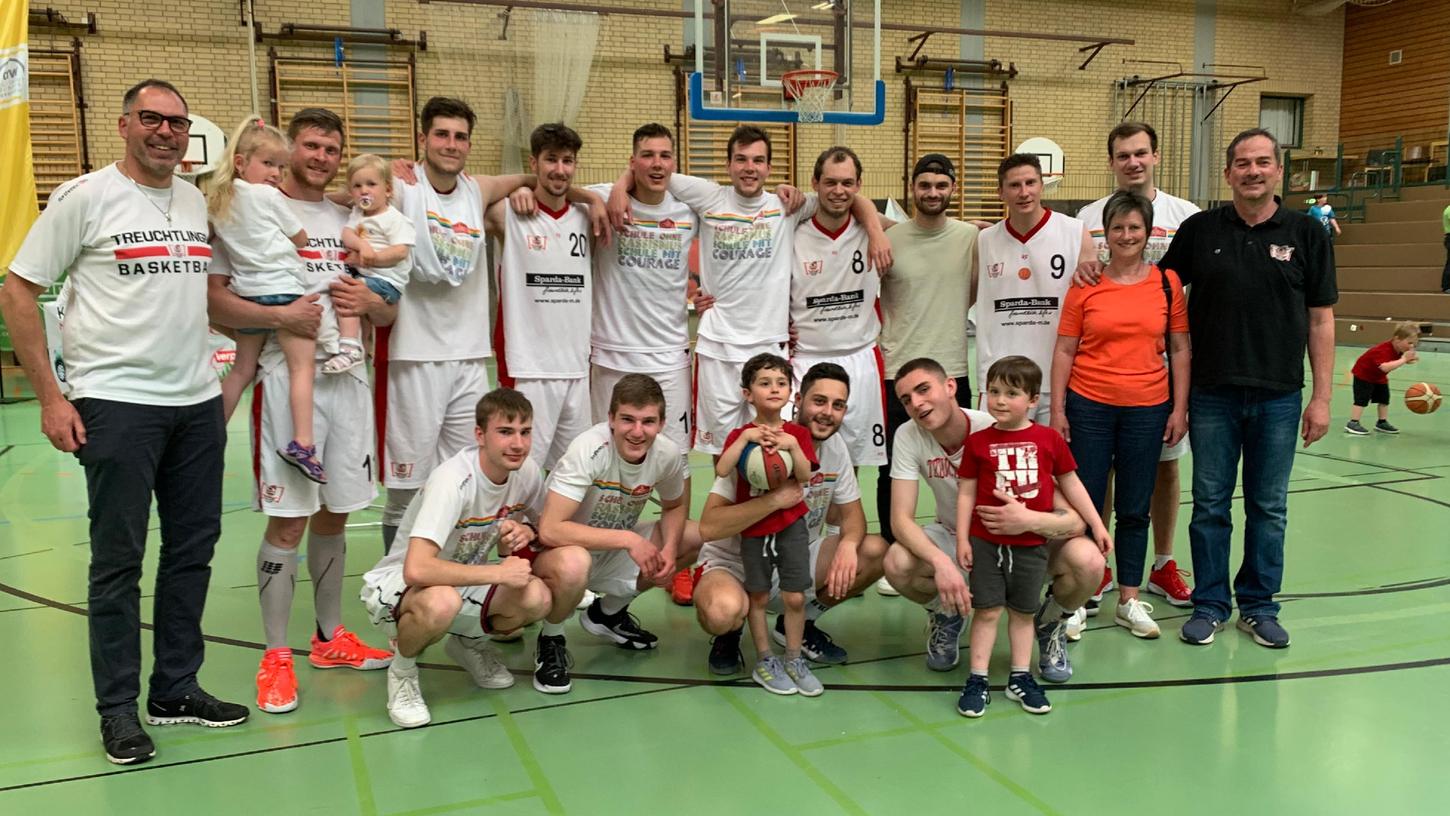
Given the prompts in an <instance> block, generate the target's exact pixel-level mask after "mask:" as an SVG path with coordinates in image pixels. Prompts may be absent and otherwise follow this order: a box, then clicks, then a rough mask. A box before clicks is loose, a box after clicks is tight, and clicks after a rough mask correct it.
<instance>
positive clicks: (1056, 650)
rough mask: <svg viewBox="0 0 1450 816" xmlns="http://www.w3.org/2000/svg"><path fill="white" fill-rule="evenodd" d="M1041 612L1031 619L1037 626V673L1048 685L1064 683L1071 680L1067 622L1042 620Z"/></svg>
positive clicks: (1039, 610) (1040, 610)
mask: <svg viewBox="0 0 1450 816" xmlns="http://www.w3.org/2000/svg"><path fill="white" fill-rule="evenodd" d="M1043 608H1044V609H1045V608H1046V604H1044V605H1043ZM1042 611H1043V610H1042V609H1038V610H1037V615H1035V616H1034V618H1033V622H1034V623H1035V624H1037V653H1038V658H1037V671H1038V673H1039V674H1041V675H1042V679H1043V680H1046V681H1047V682H1049V683H1066V682H1067V681H1069V680H1071V679H1072V661H1071V660H1069V659H1068V657H1067V625H1066V624H1067V621H1065V620H1062V619H1061V618H1059V619H1058V620H1055V621H1049V620H1043V619H1042Z"/></svg>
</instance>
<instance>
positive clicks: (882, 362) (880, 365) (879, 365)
mask: <svg viewBox="0 0 1450 816" xmlns="http://www.w3.org/2000/svg"><path fill="white" fill-rule="evenodd" d="M871 353H872V354H873V355H874V356H875V357H876V373H877V374H880V375H881V376H880V378H879V379H880V380H881V419H882V421H883V422H884V421H885V420H886V357H885V355H883V354H882V353H881V346H880V345H875V346H872V347H871ZM881 430H882V433H885V431H886V429H885V428H884V427H883V428H882V429H881ZM884 446H885V445H884V443H883V447H884Z"/></svg>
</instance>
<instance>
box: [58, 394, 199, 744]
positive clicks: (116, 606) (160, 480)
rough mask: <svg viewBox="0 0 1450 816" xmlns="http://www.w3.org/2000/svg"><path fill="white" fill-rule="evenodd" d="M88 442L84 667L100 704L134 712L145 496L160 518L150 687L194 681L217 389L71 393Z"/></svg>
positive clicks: (186, 687) (169, 688)
mask: <svg viewBox="0 0 1450 816" xmlns="http://www.w3.org/2000/svg"><path fill="white" fill-rule="evenodd" d="M75 406H76V410H77V411H78V412H79V413H80V417H81V422H83V423H84V424H85V428H86V444H85V445H84V446H82V447H81V449H80V450H79V451H78V452H77V453H76V458H77V459H79V460H80V463H81V465H82V466H83V467H84V468H85V471H86V492H87V493H88V495H89V497H90V534H91V565H90V591H89V599H90V640H91V678H92V681H93V682H94V684H95V689H96V710H97V711H98V712H99V713H100V714H101V715H102V716H106V715H110V714H125V713H134V712H135V711H136V699H137V697H138V696H139V693H140V685H141V683H140V678H141V562H142V558H143V557H144V556H145V552H146V528H147V526H148V525H149V523H150V519H151V496H152V493H153V492H154V493H155V496H156V511H157V515H158V516H160V518H161V552H160V557H159V560H158V564H157V570H156V597H155V601H154V606H153V609H152V619H153V621H154V627H155V637H154V639H153V653H154V657H155V660H154V665H153V667H152V670H151V680H150V688H149V690H148V693H149V695H150V697H151V698H152V699H156V700H173V699H176V698H178V697H181V696H184V695H186V694H188V693H190V692H191V691H193V690H195V689H196V688H197V681H196V673H197V671H198V670H200V668H201V662H202V657H203V646H202V639H201V615H202V611H203V609H204V608H205V606H206V593H207V586H208V584H209V583H210V581H211V556H212V551H213V550H214V549H215V547H216V542H217V538H218V537H219V536H220V535H221V509H222V466H223V460H224V456H225V450H226V426H225V423H223V421H222V400H221V397H216V398H215V399H211V400H207V401H206V402H203V403H199V404H196V405H187V406H160V405H138V404H135V403H128V402H112V401H109V400H101V399H80V400H76V403H75Z"/></svg>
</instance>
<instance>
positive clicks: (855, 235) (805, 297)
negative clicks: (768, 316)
mask: <svg viewBox="0 0 1450 816" xmlns="http://www.w3.org/2000/svg"><path fill="white" fill-rule="evenodd" d="M880 291H881V281H880V278H879V277H878V276H877V274H876V268H875V267H874V266H872V265H871V257H870V255H869V253H868V252H867V239H866V230H865V229H864V228H863V227H862V226H861V224H860V223H859V222H858V221H857V220H856V219H855V218H852V217H850V216H847V218H846V223H845V224H843V225H842V226H841V228H840V229H839V230H837V231H836V232H828V231H827V230H826V229H825V227H822V226H821V224H820V222H819V221H818V220H817V219H816V218H812V219H811V220H810V222H808V223H805V224H801V225H800V226H799V227H797V228H796V231H795V268H794V271H793V273H792V275H791V281H790V322H791V325H793V326H794V327H795V330H796V335H797V338H798V339H797V341H796V350H797V351H802V352H806V353H808V354H835V353H843V352H851V351H855V350H857V349H861V348H865V347H866V346H870V345H872V344H874V343H875V342H876V336H877V335H878V334H880V333H881V318H880V317H878V316H877V313H876V297H877V295H878V294H879V292H880Z"/></svg>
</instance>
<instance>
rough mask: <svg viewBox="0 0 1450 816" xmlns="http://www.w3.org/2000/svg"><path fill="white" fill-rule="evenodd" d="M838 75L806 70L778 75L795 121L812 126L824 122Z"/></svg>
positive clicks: (833, 72) (812, 69) (830, 72)
mask: <svg viewBox="0 0 1450 816" xmlns="http://www.w3.org/2000/svg"><path fill="white" fill-rule="evenodd" d="M839 76H840V74H837V73H836V72H835V71H823V70H816V69H814V68H806V69H802V70H799V71H786V72H785V73H784V74H781V75H780V85H781V88H782V89H783V93H784V94H785V98H786V100H787V101H790V102H792V103H793V105H794V107H795V110H796V114H797V116H796V118H797V121H800V122H802V123H806V124H814V123H820V122H824V121H825V116H826V108H827V107H829V106H830V104H831V91H833V90H835V88H836V79H837V78H839Z"/></svg>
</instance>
